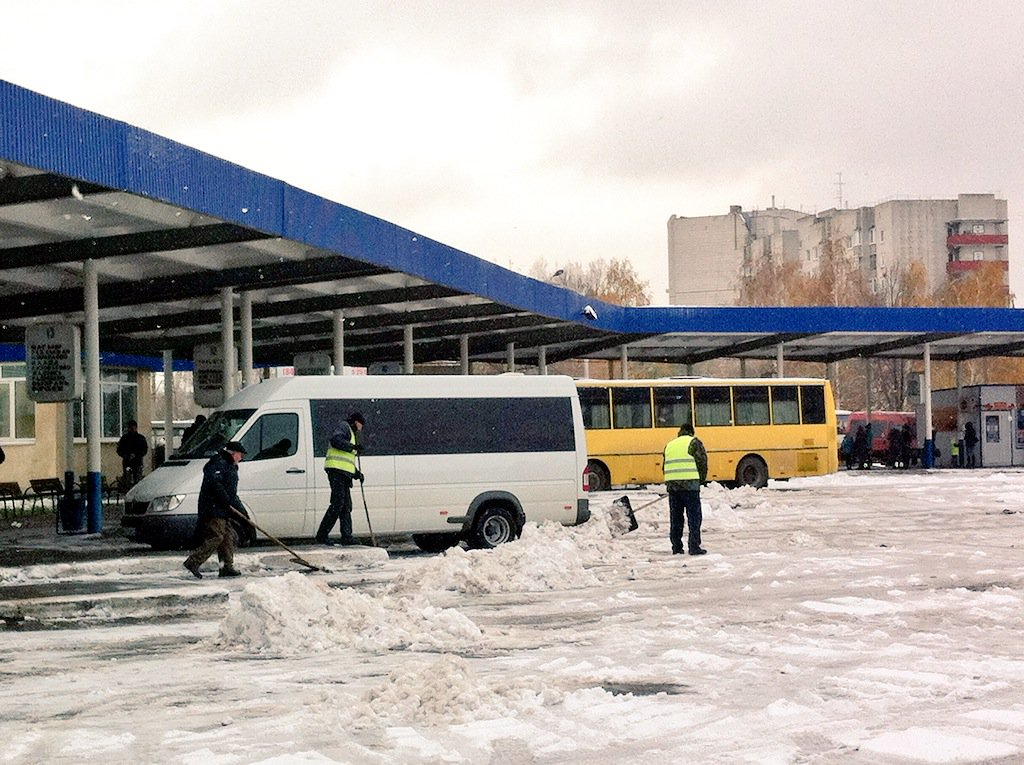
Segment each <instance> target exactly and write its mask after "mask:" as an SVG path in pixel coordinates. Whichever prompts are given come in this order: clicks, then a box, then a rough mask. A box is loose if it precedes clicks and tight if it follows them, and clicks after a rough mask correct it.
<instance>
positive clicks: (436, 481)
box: [122, 374, 590, 550]
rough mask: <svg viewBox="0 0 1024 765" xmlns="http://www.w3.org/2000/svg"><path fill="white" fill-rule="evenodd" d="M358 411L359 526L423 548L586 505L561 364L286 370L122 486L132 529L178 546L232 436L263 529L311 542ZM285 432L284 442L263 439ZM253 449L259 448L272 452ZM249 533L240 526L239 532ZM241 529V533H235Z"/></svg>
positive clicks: (574, 416)
mask: <svg viewBox="0 0 1024 765" xmlns="http://www.w3.org/2000/svg"><path fill="white" fill-rule="evenodd" d="M351 412H360V413H361V414H362V415H363V416H364V418H365V420H366V425H365V427H364V428H363V430H362V431H361V443H362V445H363V447H364V451H363V452H362V453H361V455H360V461H361V467H360V469H361V471H362V472H363V474H364V475H365V477H366V479H365V482H364V484H363V488H364V489H365V502H366V506H367V513H365V514H364V513H363V512H362V508H359V511H358V512H353V514H352V525H353V531H354V534H355V536H356V537H368V536H370V535H371V534H370V525H369V524H368V523H367V518H366V514H368V515H369V516H370V518H371V519H372V528H373V534H374V535H376V536H377V537H382V536H388V535H392V536H409V535H412V538H413V540H414V541H415V542H416V544H418V545H419V546H420V547H421V548H423V549H425V550H428V549H429V550H441V549H445V548H447V547H451V546H453V545H455V544H457V543H458V542H460V541H466V542H467V543H468V544H469V545H470V546H473V547H494V546H495V545H497V544H501V543H503V542H508V541H511V540H513V539H516V538H517V537H518V536H519V534H520V533H521V531H522V528H523V524H524V523H526V522H527V521H536V522H541V521H557V522H559V523H563V524H566V525H574V524H577V523H583V522H584V521H586V520H587V519H588V518H589V517H590V511H589V499H588V496H587V493H586V492H587V477H588V476H587V453H586V440H585V435H584V430H583V419H582V415H581V411H580V405H579V399H578V397H577V395H576V388H575V385H574V384H573V380H572V378H570V377H564V376H559V375H550V376H547V375H545V376H524V375H518V374H505V375H493V376H482V375H481V376H448V375H426V376H417V375H394V376H351V377H348V376H344V377H318V376H309V377H289V378H281V379H277V380H268V381H265V382H262V383H259V384H257V385H252V386H249V387H248V388H244V389H243V390H241V391H240V392H239V393H237V394H235V395H234V396H232V397H231V398H230V399H229V400H228V401H227V402H225V403H224V405H223V406H221V407H220V408H219V409H218V410H216V411H215V412H213V413H212V414H211V415H210V417H209V419H207V420H206V422H204V423H203V424H202V426H201V427H200V429H199V430H197V431H196V433H195V434H194V435H193V436H192V437H190V438H189V440H188V442H187V443H186V445H185V447H186V451H183V452H179V453H177V454H175V455H173V457H172V458H171V459H168V460H167V461H165V462H164V463H163V464H162V465H161V466H160V467H159V468H158V469H156V470H154V471H153V472H152V473H150V474H149V475H148V476H146V477H145V478H144V479H143V480H142V481H141V482H140V483H138V484H137V485H136V486H135V487H134V488H133V489H132V490H131V491H130V492H129V493H128V494H127V496H126V497H125V515H124V517H123V519H122V524H123V525H125V526H126V527H129V528H131V529H133V530H134V534H135V539H136V540H137V541H140V542H143V543H147V544H150V545H153V546H155V547H160V548H170V547H181V546H186V545H187V544H188V542H189V540H190V538H191V536H192V532H193V530H194V528H195V525H196V512H197V500H198V496H199V487H200V485H201V484H202V478H203V466H204V465H205V464H206V462H207V461H208V460H209V459H210V457H211V456H212V455H214V454H215V453H216V452H217V450H218V449H219V448H220V447H221V446H222V445H223V444H224V443H226V442H227V441H240V442H241V443H242V445H243V446H244V447H245V450H246V455H245V458H244V459H243V461H242V462H240V463H239V465H238V474H239V476H238V477H239V482H238V495H239V497H240V498H241V500H242V501H243V502H244V503H245V505H246V507H247V509H248V511H249V513H250V515H251V516H252V519H253V520H254V521H256V523H257V524H258V525H259V526H260V527H262V528H263V529H266V530H267V532H268V533H269V534H272V535H274V536H277V537H281V538H286V539H288V538H290V539H307V540H309V541H312V539H313V536H314V533H315V532H316V529H317V526H318V524H319V521H320V518H321V517H322V516H323V513H324V509H325V508H326V507H327V504H328V500H329V496H330V486H329V485H328V481H327V475H326V473H325V472H324V456H325V454H326V451H327V444H328V440H329V438H330V436H331V434H332V432H333V431H334V430H335V429H336V428H337V427H338V425H339V423H341V422H343V421H344V420H345V418H346V417H348V416H349V414H350V413H351ZM285 441H287V449H285V450H284V451H283V452H279V451H275V452H268V447H272V446H275V445H279V444H282V443H284V442H285ZM271 453H272V456H269V457H264V456H263V455H267V454H271ZM250 535H251V532H250ZM243 541H251V539H250V540H244V539H243Z"/></svg>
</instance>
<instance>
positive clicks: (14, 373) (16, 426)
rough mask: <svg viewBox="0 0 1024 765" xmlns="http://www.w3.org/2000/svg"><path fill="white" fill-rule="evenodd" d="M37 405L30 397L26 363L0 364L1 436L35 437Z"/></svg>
mask: <svg viewBox="0 0 1024 765" xmlns="http://www.w3.org/2000/svg"><path fill="white" fill-rule="evenodd" d="M35 437H36V405H35V402H33V401H32V399H30V398H29V397H28V385H27V384H26V383H25V365H24V364H0V438H3V439H13V438H35Z"/></svg>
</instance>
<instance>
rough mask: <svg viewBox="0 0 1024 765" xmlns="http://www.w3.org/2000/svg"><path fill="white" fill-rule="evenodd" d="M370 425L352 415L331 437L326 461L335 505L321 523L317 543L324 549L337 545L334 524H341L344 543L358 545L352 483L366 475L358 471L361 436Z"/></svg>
mask: <svg viewBox="0 0 1024 765" xmlns="http://www.w3.org/2000/svg"><path fill="white" fill-rule="evenodd" d="M364 424H366V421H365V420H364V419H363V415H362V414H360V413H359V412H352V414H350V415H349V416H348V418H347V419H346V420H345V421H344V422H343V423H341V425H340V426H339V427H338V429H337V430H336V431H335V432H334V434H333V435H332V436H331V440H330V442H329V447H328V449H327V455H326V459H324V470H325V471H326V472H327V482H328V483H329V484H330V485H331V504H330V505H328V507H327V512H325V513H324V517H323V520H321V521H320V528H319V529H317V532H316V541H317V543H319V544H322V545H333V544H334V542H333V541H332V540H331V539H330V538H329V535H330V533H331V529H333V528H334V524H335V523H338V522H340V525H341V543H342V544H343V545H351V544H355V540H354V539H353V538H352V482H353V481H362V480H363V474H362V473H360V472H359V469H358V467H357V464H358V463H357V461H356V455H357V454H358V453H359V452H361V451H362V450H363V446H362V444H360V443H359V442H358V439H357V437H356V436H357V434H358V433H359V431H361V430H362V429H363V425H364Z"/></svg>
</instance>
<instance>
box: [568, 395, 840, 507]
mask: <svg viewBox="0 0 1024 765" xmlns="http://www.w3.org/2000/svg"><path fill="white" fill-rule="evenodd" d="M576 388H577V390H578V391H579V397H580V405H581V406H582V408H583V424H584V427H585V428H586V434H587V454H588V466H589V471H590V472H589V476H590V490H591V491H601V490H604V489H609V488H611V487H612V486H613V485H627V484H638V485H642V484H651V483H662V481H663V480H664V475H663V473H662V454H663V452H664V449H665V444H667V443H668V442H669V441H671V440H672V439H673V438H675V437H676V435H677V434H678V432H679V426H680V425H682V424H683V423H684V422H690V423H692V424H693V427H694V430H695V431H696V433H697V437H698V438H700V440H701V441H702V442H703V444H704V447H705V448H706V449H707V452H708V480H709V481H719V482H721V483H723V484H725V485H727V486H744V485H745V486H755V487H758V488H760V487H763V486H765V485H767V483H768V479H769V478H776V479H786V478H792V477H794V476H807V475H824V474H826V473H834V472H835V471H836V470H838V469H839V457H838V451H837V449H836V407H835V402H834V400H833V397H832V387H831V386H830V385H829V382H828V380H820V379H815V378H743V379H732V380H727V379H717V378H709V377H673V378H664V379H658V380H577V381H576Z"/></svg>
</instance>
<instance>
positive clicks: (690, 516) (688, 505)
mask: <svg viewBox="0 0 1024 765" xmlns="http://www.w3.org/2000/svg"><path fill="white" fill-rule="evenodd" d="M664 470H665V489H666V490H667V491H668V512H669V529H668V538H669V541H670V542H671V543H672V554H673V555H681V554H682V552H683V525H684V523H683V521H684V518H685V521H686V524H685V525H686V526H688V527H689V534H688V535H687V547H688V548H689V553H690V555H704V554H705V553H706V552H707V550H705V549H704V548H703V547H701V546H700V524H701V519H702V516H701V509H700V487H701V484H703V483H704V482H705V481H706V480H707V477H708V453H707V452H706V451H705V450H704V444H702V443H701V442H700V439H699V438H697V437H696V436H695V435H694V433H693V426H692V425H691V424H690V423H686V424H684V425H683V426H681V427H680V428H679V435H678V437H676V438H674V439H672V440H671V441H669V442H668V444H667V445H666V446H665V462H664Z"/></svg>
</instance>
